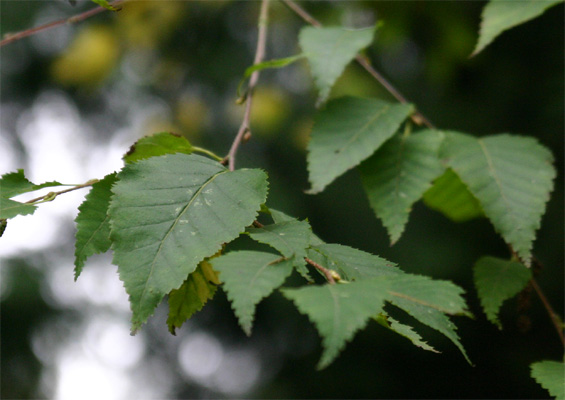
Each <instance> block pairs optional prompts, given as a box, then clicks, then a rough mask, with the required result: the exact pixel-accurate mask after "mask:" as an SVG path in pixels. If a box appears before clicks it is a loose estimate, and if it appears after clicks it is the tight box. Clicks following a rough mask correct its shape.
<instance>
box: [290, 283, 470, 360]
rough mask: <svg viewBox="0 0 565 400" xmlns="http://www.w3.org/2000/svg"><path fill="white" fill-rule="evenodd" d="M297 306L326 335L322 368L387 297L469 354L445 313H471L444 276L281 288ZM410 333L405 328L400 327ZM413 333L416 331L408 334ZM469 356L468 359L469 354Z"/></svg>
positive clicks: (457, 289) (323, 337)
mask: <svg viewBox="0 0 565 400" xmlns="http://www.w3.org/2000/svg"><path fill="white" fill-rule="evenodd" d="M282 292H283V294H284V295H285V296H286V297H287V298H288V299H290V300H292V301H293V302H294V304H295V305H296V307H297V308H298V310H299V311H300V312H302V313H304V314H306V315H308V317H309V318H310V320H311V321H312V322H313V323H314V325H316V328H317V329H318V332H319V333H320V335H321V336H322V342H323V345H324V352H323V354H322V358H321V359H320V362H319V364H318V368H320V369H321V368H325V367H326V366H328V365H329V364H330V363H331V362H332V361H333V359H334V358H335V357H336V356H337V354H338V353H339V352H340V350H341V349H342V348H343V347H344V345H345V343H346V342H347V341H348V340H350V339H351V338H352V337H353V335H354V334H355V332H356V331H358V330H359V329H362V328H363V327H364V326H365V325H366V323H367V320H368V319H369V318H371V317H374V316H376V315H377V314H378V313H380V312H382V308H383V305H384V301H385V300H386V301H389V302H391V303H392V304H394V305H396V306H397V307H400V308H402V309H403V310H405V311H406V312H408V313H409V314H411V315H412V316H414V317H415V318H416V319H418V320H420V321H421V322H423V323H424V324H426V325H429V326H431V327H432V328H434V329H437V330H439V331H440V332H441V333H443V334H445V335H446V336H447V337H448V338H450V339H451V340H454V343H455V344H456V345H457V347H459V348H460V350H461V351H462V353H463V355H464V356H465V357H466V358H467V355H466V354H465V350H464V349H463V347H462V346H461V344H460V343H459V341H458V337H457V335H456V334H455V331H454V329H455V327H454V325H453V324H452V323H451V321H449V319H448V318H447V317H446V316H445V315H444V314H443V313H444V312H446V313H450V314H467V315H468V312H467V311H466V304H465V301H464V300H463V298H462V297H461V294H462V293H463V290H462V289H461V288H459V287H458V286H456V285H454V284H452V283H451V282H446V281H436V280H432V279H430V278H427V277H424V276H417V275H409V274H395V275H388V276H380V277H377V278H371V279H367V280H364V281H359V282H350V283H342V284H336V285H324V286H308V287H302V288H299V289H282ZM397 328H399V330H400V331H401V332H403V333H404V334H408V333H407V331H408V330H407V329H406V327H400V326H397ZM409 335H410V336H412V337H414V338H415V336H414V335H413V332H412V333H409ZM467 360H468V359H467Z"/></svg>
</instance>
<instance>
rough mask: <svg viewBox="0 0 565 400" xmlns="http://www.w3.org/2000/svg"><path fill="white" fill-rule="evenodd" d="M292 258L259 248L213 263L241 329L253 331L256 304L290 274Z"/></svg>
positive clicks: (232, 254)
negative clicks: (260, 250) (262, 250)
mask: <svg viewBox="0 0 565 400" xmlns="http://www.w3.org/2000/svg"><path fill="white" fill-rule="evenodd" d="M293 261H294V260H293V259H292V258H291V259H288V260H287V259H284V258H282V257H280V256H278V255H276V254H270V253H263V252H259V251H232V252H230V253H228V254H225V255H223V256H220V257H217V258H214V259H213V260H212V261H211V262H212V265H213V266H214V269H216V270H217V271H218V272H219V273H220V279H221V281H222V282H223V286H222V287H223V288H224V290H225V291H226V293H227V296H228V299H229V300H230V302H231V305H232V308H233V310H234V312H235V315H236V316H237V318H238V320H239V324H240V325H241V328H242V329H243V330H244V332H245V333H246V334H247V335H250V334H251V327H252V325H253V318H254V316H255V307H256V306H257V304H258V303H259V302H260V301H261V299H263V298H264V297H267V296H268V295H269V294H271V292H272V291H273V290H275V289H276V288H278V287H279V286H281V285H282V284H283V283H284V281H285V279H286V278H287V277H288V276H289V275H290V274H291V272H292V267H293Z"/></svg>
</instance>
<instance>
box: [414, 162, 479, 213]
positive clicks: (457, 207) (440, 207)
mask: <svg viewBox="0 0 565 400" xmlns="http://www.w3.org/2000/svg"><path fill="white" fill-rule="evenodd" d="M423 200H424V204H426V206H428V207H429V208H431V209H432V210H436V211H439V212H441V213H442V214H443V215H445V216H446V217H447V218H449V219H451V220H452V221H455V222H465V221H469V220H471V219H474V218H479V217H484V216H485V213H484V212H483V209H482V208H481V204H480V203H479V201H478V200H477V198H476V197H475V196H473V195H472V194H471V192H469V188H467V186H466V185H465V184H464V183H463V182H461V178H459V177H458V176H457V174H456V173H455V172H453V170H452V169H451V168H448V169H447V170H446V171H445V172H444V174H443V175H441V176H440V177H439V178H437V179H436V180H435V181H434V183H433V186H432V187H431V188H429V189H428V190H427V191H426V192H425V193H424V196H423Z"/></svg>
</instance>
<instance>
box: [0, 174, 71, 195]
mask: <svg viewBox="0 0 565 400" xmlns="http://www.w3.org/2000/svg"><path fill="white" fill-rule="evenodd" d="M52 186H64V185H63V184H61V183H59V182H55V181H53V182H45V183H42V184H41V185H36V184H34V183H31V182H30V181H28V180H27V179H26V177H25V175H24V170H23V169H18V171H17V172H10V173H7V174H4V175H2V177H0V197H2V198H5V199H9V198H10V197H14V196H17V195H20V194H24V193H28V192H33V191H36V190H39V189H43V188H46V187H52Z"/></svg>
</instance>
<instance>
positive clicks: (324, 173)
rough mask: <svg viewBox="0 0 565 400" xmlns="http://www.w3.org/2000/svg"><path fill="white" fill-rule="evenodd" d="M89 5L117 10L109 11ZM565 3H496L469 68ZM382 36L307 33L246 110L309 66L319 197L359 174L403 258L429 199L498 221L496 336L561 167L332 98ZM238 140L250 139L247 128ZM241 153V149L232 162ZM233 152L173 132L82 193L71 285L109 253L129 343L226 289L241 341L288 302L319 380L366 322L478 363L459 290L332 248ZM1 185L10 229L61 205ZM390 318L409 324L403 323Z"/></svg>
mask: <svg viewBox="0 0 565 400" xmlns="http://www.w3.org/2000/svg"><path fill="white" fill-rule="evenodd" d="M93 1H94V2H95V3H97V4H100V5H102V6H103V7H107V8H109V9H113V10H115V8H114V7H112V6H111V5H110V4H108V2H107V1H104V0H93ZM556 3H557V2H556V1H550V2H544V3H543V4H542V3H541V2H512V3H510V2H504V1H499V0H492V1H491V2H490V3H488V4H487V5H486V7H485V9H484V12H483V22H482V26H481V33H480V38H479V42H478V44H477V47H476V49H475V51H474V53H473V54H477V53H478V52H480V51H482V49H483V48H484V47H485V46H487V45H488V44H489V43H490V42H491V41H492V40H494V38H495V37H496V36H497V35H499V34H500V33H501V32H503V31H504V30H506V29H509V28H511V27H513V26H515V25H517V24H519V23H522V22H524V21H526V20H528V19H531V18H533V17H535V16H537V15H539V14H541V13H542V12H543V11H544V10H545V9H546V8H548V7H550V6H551V5H554V4H556ZM263 4H266V2H264V3H263ZM261 23H263V24H265V23H266V22H265V21H263V22H261ZM261 23H260V25H261ZM375 31H376V28H375V27H370V28H366V29H360V30H348V29H344V28H342V27H309V26H306V27H304V28H302V30H301V32H300V34H299V39H298V42H299V45H300V48H301V49H302V51H303V53H302V54H300V55H298V56H294V57H289V58H285V59H279V60H271V61H268V62H261V61H259V62H257V63H255V64H254V65H253V66H251V67H250V68H248V69H247V71H245V72H242V75H243V81H245V80H246V79H247V78H251V79H250V81H249V89H248V91H247V92H246V93H245V95H244V96H242V97H240V100H239V101H240V102H245V101H247V102H248V103H247V104H248V105H249V104H250V102H251V99H252V96H253V85H254V82H255V81H254V76H255V77H257V76H258V75H257V74H258V72H259V71H260V70H261V69H264V68H282V67H284V66H286V65H289V64H290V63H292V62H294V61H296V60H299V59H302V58H305V59H306V60H307V62H308V65H309V67H310V71H311V75H312V77H313V81H314V84H315V86H316V88H317V90H318V93H319V96H318V106H319V109H318V110H317V111H316V112H315V116H314V121H315V122H314V125H313V128H312V130H311V133H310V137H309V144H308V154H307V156H306V161H307V165H308V167H307V170H308V179H309V182H310V184H311V189H310V190H309V193H310V194H317V193H320V192H322V191H324V190H325V189H326V188H327V187H328V185H330V184H332V182H334V181H335V180H336V179H337V178H338V177H340V176H341V175H343V174H344V173H345V172H347V171H348V170H351V169H353V168H355V167H357V169H358V171H359V173H360V176H361V182H362V186H363V188H364V190H365V192H366V195H367V199H368V202H369V204H370V206H371V207H372V209H373V210H374V212H375V214H376V216H377V217H378V218H379V219H380V220H381V221H382V223H383V225H384V226H385V228H386V229H387V231H388V234H389V237H390V241H391V243H392V244H394V243H395V242H397V241H398V240H399V239H400V238H401V237H402V234H403V233H404V231H405V227H406V224H407V222H408V220H409V217H410V213H411V211H412V207H413V205H414V204H415V203H416V202H417V201H419V200H423V201H424V204H426V205H427V206H428V207H430V208H432V209H435V210H439V211H440V212H442V213H443V214H445V215H446V216H447V217H448V218H450V219H451V220H453V221H454V222H461V221H466V220H469V219H473V218H477V217H486V218H487V219H488V220H489V221H490V222H491V223H492V226H493V227H494V229H495V230H496V231H497V232H498V233H499V234H500V235H501V237H502V239H503V240H504V241H505V242H506V243H507V244H508V246H509V247H510V249H511V253H512V254H511V259H499V258H494V257H490V256H485V257H482V258H481V259H479V260H478V261H477V262H476V264H475V267H474V270H473V271H474V277H475V284H476V289H477V294H478V297H479V299H480V302H481V305H482V307H483V310H484V312H485V314H486V316H487V318H488V320H489V321H491V322H493V323H494V324H496V325H497V326H498V327H499V328H500V327H501V326H502V325H501V323H500V322H499V320H498V312H499V310H500V307H501V305H502V303H503V302H504V301H506V300H507V299H510V298H512V297H514V296H516V295H517V294H518V293H519V292H520V291H521V290H522V289H523V288H524V287H525V286H526V285H527V284H528V282H529V281H530V280H531V279H532V273H531V270H530V269H528V268H529V267H530V266H531V264H532V257H533V256H532V246H533V243H534V241H535V239H536V232H537V230H538V229H539V228H540V224H541V219H542V216H543V215H544V212H545V209H546V203H547V202H548V200H549V198H550V194H551V192H552V190H553V181H554V179H555V177H556V170H555V167H554V166H553V155H552V153H551V152H550V150H549V149H547V148H546V147H545V146H544V145H542V144H540V143H539V142H538V141H536V140H535V139H533V138H529V137H524V136H518V135H510V134H505V133H503V134H497V135H490V136H484V137H480V138H479V137H476V136H474V135H471V134H468V133H463V132H456V131H447V130H441V129H437V128H435V127H433V126H428V127H426V128H425V129H420V128H419V127H418V126H415V125H417V123H418V121H420V122H421V120H419V119H418V116H417V111H416V107H415V106H414V105H412V104H408V103H407V102H405V101H402V102H397V103H393V102H390V101H384V100H381V99H376V98H366V97H355V96H344V97H338V98H331V99H329V100H328V98H329V96H330V93H331V89H332V87H333V86H334V85H335V83H336V81H337V80H338V78H339V77H340V76H341V75H342V74H343V72H344V70H345V68H346V66H347V65H348V64H349V63H351V61H352V60H354V59H355V58H356V57H358V56H359V52H360V51H362V50H363V49H364V48H366V47H367V46H369V45H370V44H371V43H372V41H373V39H374V35H375ZM359 57H360V56H359ZM247 122H248V121H247ZM415 122H416V124H415ZM242 126H243V127H244V128H245V129H243V130H242V132H243V133H244V132H246V130H248V129H249V127H248V126H247V127H245V126H244V125H242ZM413 130H415V132H413ZM238 137H239V136H238ZM240 139H241V137H240ZM238 140H239V139H238ZM237 145H239V142H237V141H234V147H232V149H234V148H235V150H237ZM195 153H200V154H195ZM235 154H236V152H235V151H233V152H232V151H230V155H228V156H227V157H219V156H216V155H215V154H214V153H212V152H210V151H209V150H206V149H202V148H199V147H195V146H193V145H192V144H191V143H190V142H189V141H188V140H187V139H186V138H184V137H182V136H179V135H175V134H172V133H168V132H162V133H159V134H155V135H151V136H147V137H144V138H142V139H140V140H139V141H138V142H136V143H135V144H133V145H132V147H131V148H130V151H129V152H128V153H127V154H125V155H124V157H123V161H124V166H123V168H122V169H121V170H119V171H116V172H114V173H112V174H109V175H107V176H105V177H104V178H102V179H100V180H95V181H92V182H90V181H89V182H87V183H85V184H84V185H79V186H80V187H85V186H92V188H91V190H90V193H89V194H87V195H86V197H85V200H84V202H83V203H82V205H81V206H80V207H79V214H78V216H77V217H76V221H75V222H76V227H77V232H76V243H75V279H76V278H78V277H79V276H80V274H81V271H82V270H83V268H84V267H85V264H86V261H87V259H88V258H89V257H90V256H92V255H94V254H97V253H103V252H106V251H109V250H111V251H112V253H113V262H114V263H115V264H116V265H117V267H118V272H119V278H120V280H121V281H122V282H123V284H124V287H125V290H126V292H127V293H128V295H129V301H130V305H131V310H132V327H131V329H132V332H133V333H135V332H137V331H138V330H139V329H140V328H141V327H142V325H143V324H144V323H146V322H147V319H148V318H149V317H150V316H151V315H152V314H153V313H154V311H155V309H156V307H157V306H158V305H159V304H160V303H161V302H162V301H163V300H164V299H165V298H166V297H167V296H168V306H169V316H168V320H167V325H168V328H169V331H170V332H171V333H175V330H176V329H178V328H180V327H181V326H182V324H183V323H184V322H185V321H186V320H187V319H189V318H191V317H192V316H193V315H194V314H195V313H196V312H197V311H199V310H201V309H202V308H203V307H204V306H205V305H206V303H207V302H208V301H209V300H210V299H212V298H213V296H214V294H215V293H216V291H217V288H218V287H221V288H222V290H224V291H225V292H226V294H227V297H228V299H229V301H230V303H231V306H232V308H233V311H234V313H235V315H236V317H237V319H238V321H239V324H240V326H241V328H242V329H243V330H244V332H245V333H246V334H248V335H250V334H251V331H252V326H253V321H254V315H255V309H256V307H257V305H258V304H259V303H260V302H261V301H262V299H264V298H266V297H267V296H269V295H270V294H271V293H273V292H274V291H276V290H280V292H281V293H282V294H283V296H284V297H285V298H286V299H288V300H290V301H291V302H292V303H293V304H294V305H295V306H296V308H297V309H298V310H299V311H300V312H301V313H303V314H306V315H307V316H308V318H309V319H310V321H311V322H312V323H313V324H314V326H315V327H316V329H317V331H318V333H319V335H320V336H321V340H322V345H323V352H322V355H321V358H320V361H319V364H318V368H320V369H321V368H325V367H327V366H329V365H330V364H331V363H332V361H333V360H334V359H335V358H336V357H337V356H338V355H339V353H340V352H341V351H342V350H343V348H344V347H345V345H346V343H347V342H348V341H350V340H352V339H353V337H354V336H355V334H356V333H357V332H358V331H359V330H361V329H363V328H364V327H365V326H366V325H367V324H368V323H369V322H370V321H376V322H377V323H378V324H380V325H381V326H383V327H385V328H387V329H390V330H391V331H393V332H395V333H397V334H399V335H401V336H403V337H406V338H407V339H409V340H410V341H411V342H412V343H413V344H414V345H415V346H417V347H419V348H422V349H425V350H429V351H436V350H435V349H434V348H433V347H432V346H430V345H428V344H427V342H424V341H423V340H422V336H421V335H420V334H419V333H418V332H417V329H418V328H417V326H412V325H411V324H412V323H413V322H414V320H416V321H418V323H419V324H422V325H425V326H427V327H429V328H432V329H433V330H436V331H437V332H439V333H441V334H443V335H444V336H445V337H447V338H448V339H449V340H450V341H451V342H453V344H454V345H455V346H456V347H457V348H458V349H459V350H460V351H461V353H462V354H463V356H464V358H465V359H466V360H467V361H468V362H469V363H471V361H470V359H469V357H468V355H467V353H466V351H465V348H464V346H463V344H462V341H461V339H460V338H459V336H458V334H457V333H456V327H455V325H454V323H453V322H452V320H451V319H450V318H451V317H452V316H467V317H470V316H471V313H470V312H469V311H468V307H467V304H466V301H465V299H464V297H463V294H464V290H463V289H462V288H460V287H459V286H457V285H456V284H454V283H451V282H448V281H445V280H437V279H433V278H431V277H427V276H422V275H415V274H409V273H406V272H404V271H403V270H402V269H401V268H400V267H398V266H397V265H396V264H395V263H393V262H390V261H388V260H386V259H384V258H382V257H379V256H377V255H373V254H370V253H367V252H364V251H362V250H358V249H355V248H353V247H349V246H345V245H341V244H335V243H324V242H323V241H322V240H320V239H319V238H318V237H317V236H316V235H315V234H314V232H313V231H312V227H311V225H310V223H309V222H308V221H307V220H302V221H301V220H298V219H294V218H292V217H289V216H288V215H286V214H284V213H281V212H279V211H276V210H274V209H272V208H269V206H268V204H270V202H269V200H268V186H269V183H268V179H269V177H268V171H267V172H266V171H263V170H261V169H235V170H234V169H232V168H227V167H226V164H227V163H228V158H229V157H230V156H231V160H230V161H232V162H233V161H234V158H235ZM0 185H1V191H0V201H1V204H0V219H2V223H3V226H4V227H5V224H6V220H7V219H11V218H14V217H16V216H18V215H27V214H32V213H33V212H34V211H35V209H36V207H37V204H39V203H41V202H45V201H50V200H53V199H55V198H56V197H57V196H58V195H59V194H61V193H63V192H64V191H62V192H50V193H49V194H47V195H45V196H42V197H40V198H38V199H34V200H32V201H28V202H22V201H20V200H18V199H15V198H17V196H20V195H22V194H26V193H29V192H33V191H36V190H39V189H43V188H47V187H53V186H61V184H60V183H59V182H47V183H43V184H39V185H37V184H33V183H32V182H30V181H29V180H27V179H26V178H25V175H24V171H23V170H21V169H20V170H18V171H16V172H12V173H7V174H4V175H2V177H1V179H0ZM260 213H261V214H262V216H266V215H270V216H271V218H272V219H273V223H271V224H262V223H259V222H258V218H259V214H260ZM241 236H248V237H250V238H251V239H253V240H254V241H256V242H258V243H260V244H262V245H265V246H264V249H263V250H262V251H257V250H230V247H229V244H230V243H232V242H234V241H237V240H238V239H239V238H240V237H241ZM472 261H473V260H471V261H470V263H472ZM294 270H296V271H297V272H298V273H299V274H300V275H301V276H302V277H303V278H304V280H303V285H302V286H299V287H289V286H286V285H285V282H286V280H287V278H288V277H289V276H291V274H292V273H293V271H294ZM393 310H396V311H399V310H401V313H400V314H399V315H401V316H403V317H407V316H410V317H408V318H407V321H402V320H401V317H396V315H397V314H394V315H395V317H394V318H393V317H392V316H391V314H392V313H391V311H393ZM396 318H399V320H397V319H396ZM463 342H464V340H463ZM562 370H563V364H562V363H556V362H549V361H544V362H540V363H536V364H533V365H532V376H533V377H534V378H535V379H536V380H537V381H538V382H539V383H540V384H541V385H542V386H543V387H545V388H547V389H548V390H549V391H550V393H551V394H552V395H554V396H557V397H558V398H562V397H563V391H562V390H561V391H560V389H559V385H558V381H559V374H561V377H562Z"/></svg>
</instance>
